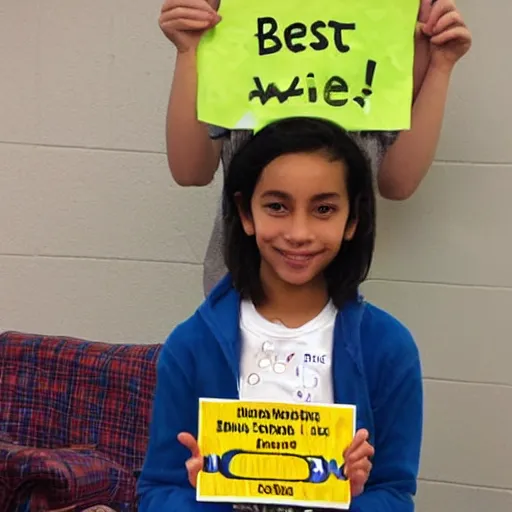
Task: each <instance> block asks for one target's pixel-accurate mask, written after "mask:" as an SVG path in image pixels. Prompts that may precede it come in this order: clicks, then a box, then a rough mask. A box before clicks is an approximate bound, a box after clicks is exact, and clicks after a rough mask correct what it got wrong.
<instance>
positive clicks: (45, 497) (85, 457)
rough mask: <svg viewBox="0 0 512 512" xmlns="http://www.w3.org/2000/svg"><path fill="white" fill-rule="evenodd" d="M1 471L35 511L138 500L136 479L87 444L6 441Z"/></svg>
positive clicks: (20, 498)
mask: <svg viewBox="0 0 512 512" xmlns="http://www.w3.org/2000/svg"><path fill="white" fill-rule="evenodd" d="M0 475H2V480H3V481H4V483H5V485H6V486H7V488H8V489H10V490H11V492H13V491H14V490H16V495H12V498H13V500H14V501H15V502H16V503H23V502H24V501H26V500H27V499H30V510H52V509H60V508H64V507H68V506H70V505H75V506H81V507H82V508H86V507H88V506H92V505H95V504H98V503H105V504H109V505H110V504H123V503H124V504H128V503H135V478H134V477H133V476H132V475H131V474H130V473H129V472H128V471H126V470H125V469H123V468H122V467H121V466H119V465H118V464H116V463H115V462H113V461H111V460H110V459H109V458H108V457H106V456H105V455H103V454H102V453H100V452H97V451H95V450H91V449H89V448H87V447H85V448H69V449H58V450H47V449H39V448H28V447H26V446H20V445H17V444H13V443H5V442H3V443H0Z"/></svg>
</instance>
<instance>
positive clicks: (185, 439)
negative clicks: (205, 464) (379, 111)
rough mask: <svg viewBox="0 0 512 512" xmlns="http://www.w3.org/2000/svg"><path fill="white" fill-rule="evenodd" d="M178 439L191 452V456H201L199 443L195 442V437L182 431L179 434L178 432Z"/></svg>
mask: <svg viewBox="0 0 512 512" xmlns="http://www.w3.org/2000/svg"><path fill="white" fill-rule="evenodd" d="M178 441H179V442H180V443H181V444H182V445H183V446H184V447H185V448H188V449H189V450H190V453H191V454H192V458H198V457H199V458H200V457H201V451H200V450H199V445H198V444H197V441H196V439H195V437H194V436H193V435H191V434H189V433H188V432H182V433H181V434H178Z"/></svg>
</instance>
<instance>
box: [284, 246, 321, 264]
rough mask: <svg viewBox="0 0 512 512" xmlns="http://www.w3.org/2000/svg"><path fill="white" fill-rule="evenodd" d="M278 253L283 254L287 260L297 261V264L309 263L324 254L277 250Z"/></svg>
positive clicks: (319, 252)
mask: <svg viewBox="0 0 512 512" xmlns="http://www.w3.org/2000/svg"><path fill="white" fill-rule="evenodd" d="M276 251H277V252H278V253H279V254H281V256H283V257H285V258H286V259H287V260H290V261H296V262H297V263H302V262H306V261H309V260H311V259H313V258H314V257H315V256H318V255H319V254H321V252H322V251H317V252H301V253H297V252H288V251H282V250H281V249H277V248H276Z"/></svg>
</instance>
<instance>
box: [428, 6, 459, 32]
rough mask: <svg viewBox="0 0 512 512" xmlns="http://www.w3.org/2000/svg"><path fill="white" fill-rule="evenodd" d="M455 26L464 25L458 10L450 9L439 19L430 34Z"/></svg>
mask: <svg viewBox="0 0 512 512" xmlns="http://www.w3.org/2000/svg"><path fill="white" fill-rule="evenodd" d="M457 26H459V27H463V26H464V21H463V20H462V16H461V15H460V13H459V12H458V11H450V12H449V13H447V14H445V15H444V16H442V17H441V18H440V19H439V21H438V22H437V23H436V25H435V27H434V28H433V30H432V35H434V36H435V35H437V34H440V33H441V32H443V31H444V30H448V29H449V28H453V27H457Z"/></svg>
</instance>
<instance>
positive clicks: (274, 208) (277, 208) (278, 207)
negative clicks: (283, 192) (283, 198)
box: [265, 203, 285, 213]
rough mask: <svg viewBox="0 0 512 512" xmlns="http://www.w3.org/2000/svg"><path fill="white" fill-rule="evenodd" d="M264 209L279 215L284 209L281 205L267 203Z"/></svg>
mask: <svg viewBox="0 0 512 512" xmlns="http://www.w3.org/2000/svg"><path fill="white" fill-rule="evenodd" d="M265 208H266V209H267V210H270V211H271V212H272V213H280V212H282V211H284V209H285V208H284V206H283V205H282V204H281V203H269V204H266V205H265Z"/></svg>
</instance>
